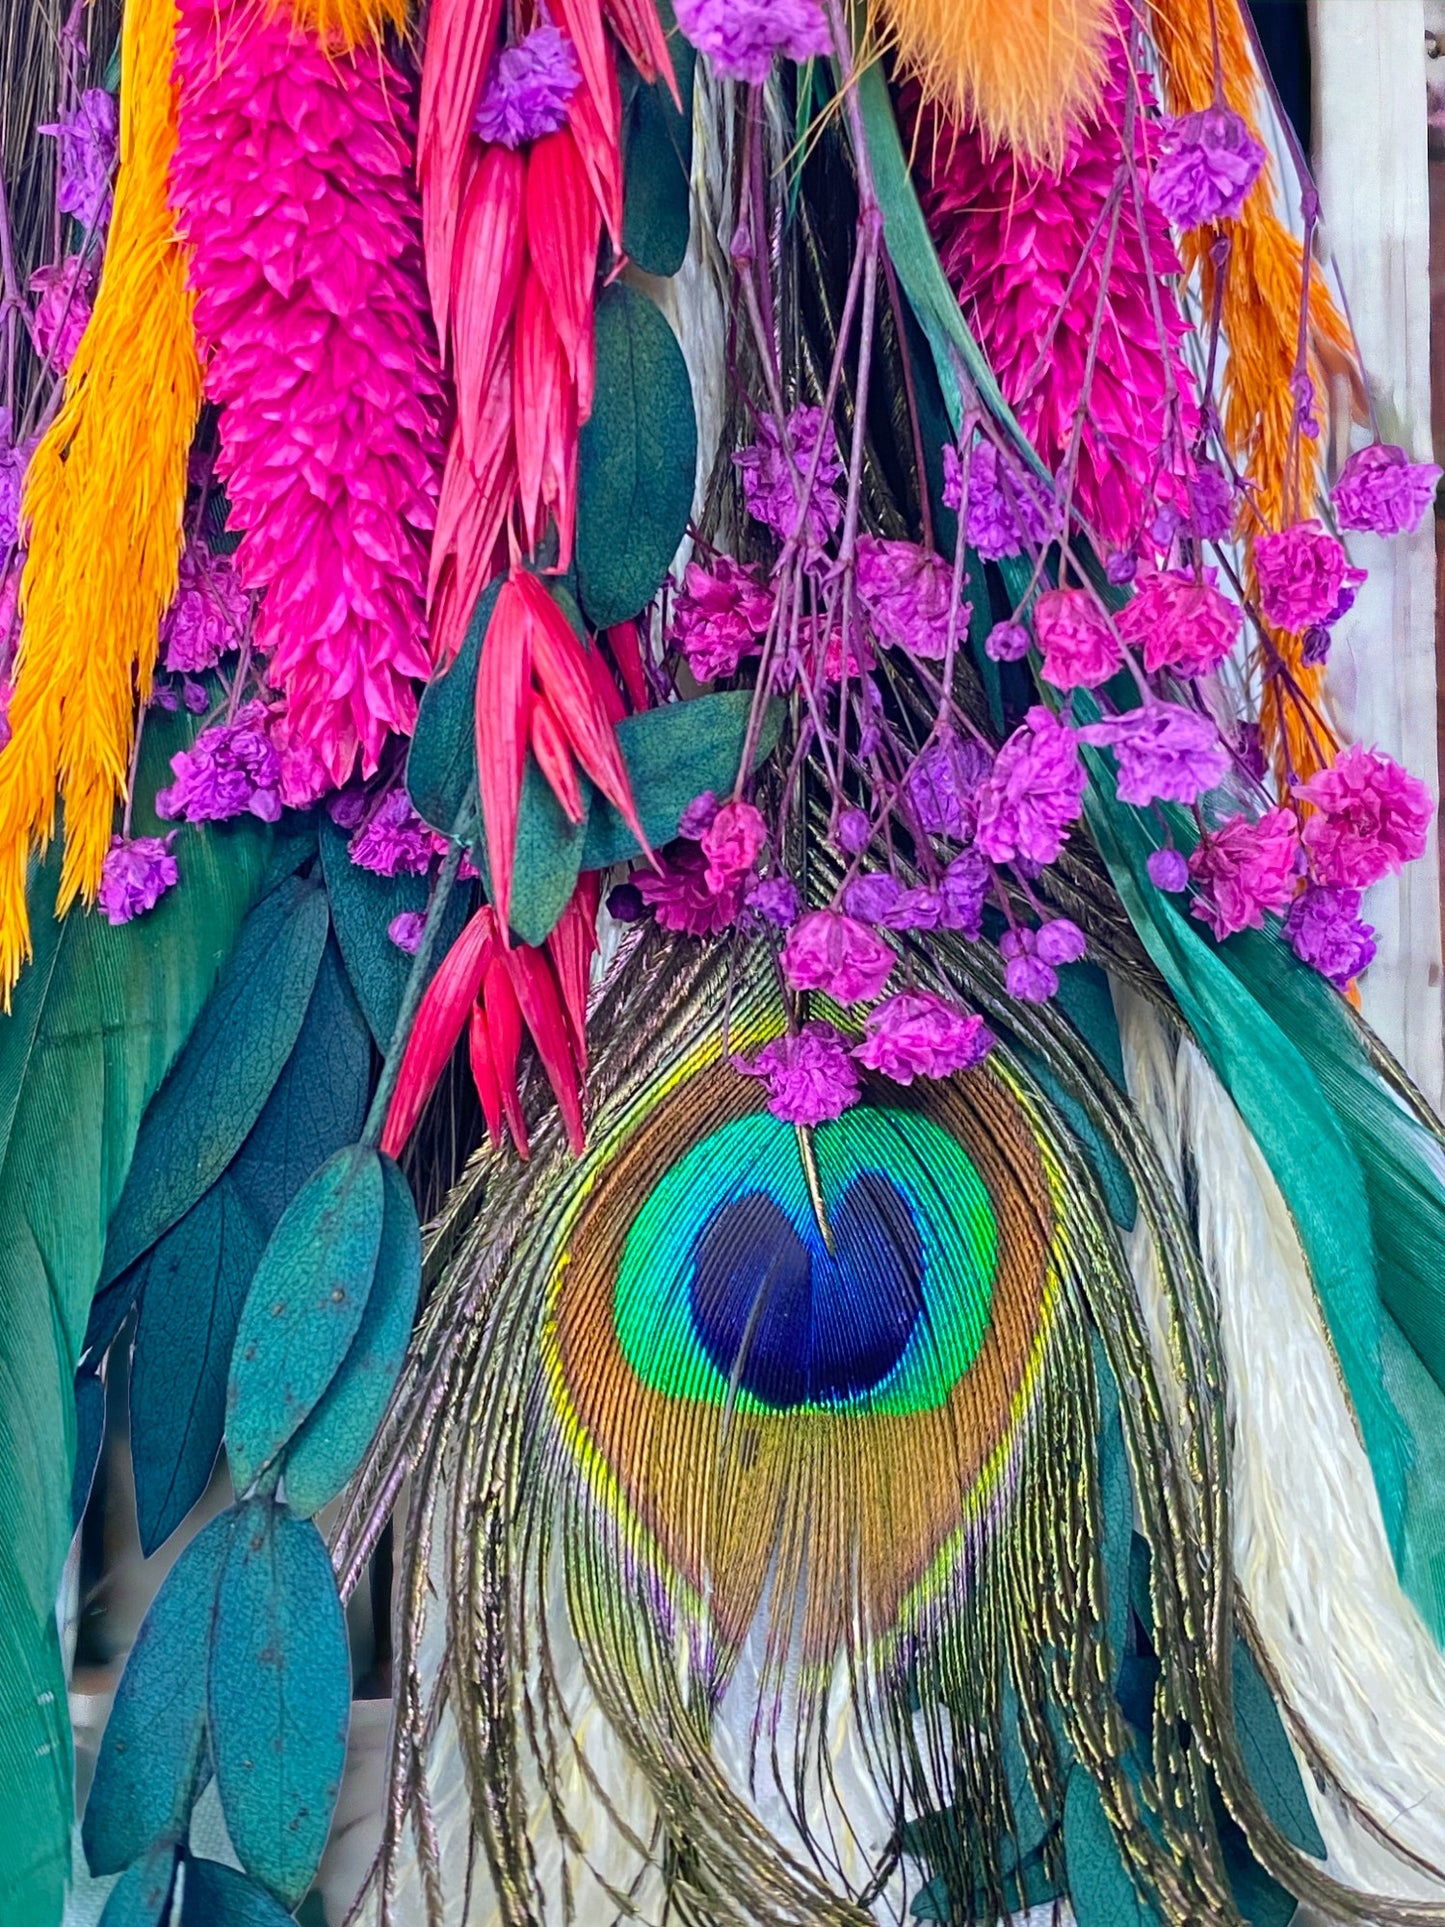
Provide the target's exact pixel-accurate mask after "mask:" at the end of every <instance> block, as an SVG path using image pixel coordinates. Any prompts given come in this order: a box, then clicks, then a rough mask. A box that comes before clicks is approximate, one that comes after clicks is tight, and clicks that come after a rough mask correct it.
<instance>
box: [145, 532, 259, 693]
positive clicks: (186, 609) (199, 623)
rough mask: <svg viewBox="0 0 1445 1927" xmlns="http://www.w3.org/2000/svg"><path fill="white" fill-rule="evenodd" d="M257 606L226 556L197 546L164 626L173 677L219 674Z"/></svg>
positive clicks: (164, 653)
mask: <svg viewBox="0 0 1445 1927" xmlns="http://www.w3.org/2000/svg"><path fill="white" fill-rule="evenodd" d="M250 609H251V601H250V597H249V596H248V595H247V593H246V591H245V590H244V589H243V588H242V587H241V581H240V577H239V576H238V575H237V574H236V571H235V568H234V567H233V566H232V563H231V559H230V557H229V556H225V555H212V553H211V551H210V550H209V549H208V548H207V547H206V545H205V544H204V543H203V542H201V543H196V542H193V543H191V544H190V546H189V547H188V548H187V549H186V551H185V553H184V554H183V555H182V556H181V564H180V579H179V582H178V584H177V587H176V594H175V600H174V601H173V602H172V603H171V606H170V608H169V609H168V610H167V611H166V616H165V621H164V622H163V623H162V624H161V659H162V661H163V662H164V663H165V666H166V668H167V669H169V670H170V672H171V673H172V675H199V674H200V672H201V671H202V670H205V669H213V668H214V667H215V666H216V664H217V663H218V662H219V661H220V660H221V658H222V656H224V655H225V654H226V652H227V651H228V650H230V649H234V648H236V647H237V645H238V644H239V642H240V640H241V637H242V635H243V633H244V632H245V628H246V618H247V616H248V615H249V614H250Z"/></svg>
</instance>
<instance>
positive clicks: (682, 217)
mask: <svg viewBox="0 0 1445 1927" xmlns="http://www.w3.org/2000/svg"><path fill="white" fill-rule="evenodd" d="M668 44H669V47H670V49H671V52H672V65H673V71H674V73H675V74H676V76H677V90H678V93H679V94H680V95H681V96H682V109H681V112H679V110H678V109H677V107H676V106H674V104H673V99H672V95H671V94H670V93H669V91H668V88H667V84H666V82H665V80H663V79H662V78H659V79H658V80H657V81H656V83H655V84H654V85H652V86H650V87H649V86H644V85H642V84H638V85H637V86H636V87H635V88H634V89H633V91H632V96H631V98H630V100H628V102H627V103H626V106H625V108H624V111H623V121H622V170H623V175H622V178H623V188H622V246H623V249H624V251H625V252H626V253H627V254H629V255H630V256H631V257H632V259H633V260H634V261H635V262H636V263H637V265H638V267H639V268H641V269H642V271H643V272H644V274H662V275H668V274H676V273H677V271H678V269H679V268H680V267H681V266H682V262H683V257H684V255H685V254H686V253H687V237H688V230H689V226H690V223H691V214H692V201H691V181H692V88H693V77H694V73H695V71H696V66H697V55H696V54H695V53H694V51H693V49H692V47H691V46H690V45H689V44H688V42H687V41H686V40H684V39H683V37H682V35H681V34H679V33H673V34H672V35H671V36H670V38H669V43H668Z"/></svg>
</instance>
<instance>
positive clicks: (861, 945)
mask: <svg viewBox="0 0 1445 1927" xmlns="http://www.w3.org/2000/svg"><path fill="white" fill-rule="evenodd" d="M896 961H897V959H896V958H895V956H894V954H893V952H892V950H890V949H889V947H888V945H887V944H886V943H884V941H883V939H882V938H881V937H875V936H874V934H873V932H872V931H871V930H870V929H869V928H868V926H867V925H866V924H863V923H859V922H858V920H857V918H856V917H845V916H840V915H839V914H838V912H837V911H836V910H811V911H809V913H808V915H807V916H806V917H802V918H800V919H799V921H798V922H797V923H795V924H794V925H793V928H792V930H791V932H790V933H789V936H788V941H787V943H786V944H785V945H784V946H783V975H784V976H785V977H786V978H787V980H788V983H789V985H790V986H791V988H792V989H794V990H821V991H823V992H824V993H825V994H826V995H827V996H829V997H835V998H836V999H837V1000H838V1002H839V1003H840V1004H861V1003H867V1002H869V1001H870V1000H871V999H872V998H874V997H877V996H878V995H879V994H880V993H881V991H882V989H883V986H884V984H886V983H887V981H888V978H889V976H890V974H891V972H892V970H893V966H894V964H895V962H896Z"/></svg>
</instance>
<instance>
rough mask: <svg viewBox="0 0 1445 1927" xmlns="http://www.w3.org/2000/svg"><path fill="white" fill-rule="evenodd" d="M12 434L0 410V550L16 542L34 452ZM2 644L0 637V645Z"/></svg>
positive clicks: (8, 418) (7, 414) (33, 440)
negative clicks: (27, 471)
mask: <svg viewBox="0 0 1445 1927" xmlns="http://www.w3.org/2000/svg"><path fill="white" fill-rule="evenodd" d="M13 433H14V426H13V423H12V421H11V416H10V410H9V409H8V408H0V551H4V550H9V549H12V548H14V547H15V545H16V543H17V542H18V540H19V535H20V494H21V489H22V487H23V485H24V482H25V470H26V468H27V467H28V466H29V463H30V457H31V456H32V455H33V454H34V453H35V443H36V438H35V437H33V436H32V437H31V439H30V440H29V441H27V442H15V441H12V440H11V436H12V434H13ZM3 641H4V638H3V637H0V643H3Z"/></svg>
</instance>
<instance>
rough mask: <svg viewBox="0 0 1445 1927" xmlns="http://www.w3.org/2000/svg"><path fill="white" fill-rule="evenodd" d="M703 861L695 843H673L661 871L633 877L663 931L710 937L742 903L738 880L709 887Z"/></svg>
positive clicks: (730, 920)
mask: <svg viewBox="0 0 1445 1927" xmlns="http://www.w3.org/2000/svg"><path fill="white" fill-rule="evenodd" d="M706 870H707V862H706V859H705V858H704V856H703V853H702V851H701V850H700V849H699V848H698V846H697V845H696V844H695V843H677V844H674V846H673V848H672V849H671V851H670V852H669V854H668V857H667V859H666V860H665V861H664V862H663V866H662V870H661V872H660V873H659V872H657V871H654V870H642V871H639V872H638V875H637V877H636V879H635V881H636V883H637V888H638V890H639V892H640V893H641V896H642V901H643V902H644V903H645V904H646V905H647V906H648V908H649V909H650V910H651V911H652V914H653V915H654V916H655V917H656V919H657V921H658V922H659V923H660V924H661V925H662V927H663V929H664V930H676V931H678V932H680V933H681V934H682V935H683V936H687V937H713V936H716V935H717V933H718V931H720V930H726V929H727V928H728V926H729V924H731V923H734V922H736V920H737V915H738V912H739V911H740V910H741V909H742V906H743V891H742V883H741V880H739V881H737V882H735V883H733V884H732V885H730V886H728V887H726V888H724V889H722V890H710V889H709V888H708V882H707V875H706Z"/></svg>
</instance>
